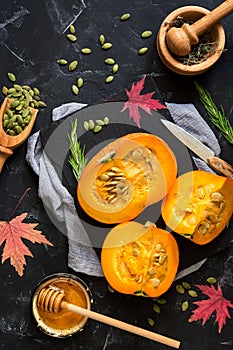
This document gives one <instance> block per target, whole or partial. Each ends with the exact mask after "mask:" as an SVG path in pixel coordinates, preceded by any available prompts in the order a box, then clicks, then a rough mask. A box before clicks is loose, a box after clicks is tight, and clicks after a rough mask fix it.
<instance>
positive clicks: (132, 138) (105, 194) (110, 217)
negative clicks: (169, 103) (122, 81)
mask: <svg viewBox="0 0 233 350" xmlns="http://www.w3.org/2000/svg"><path fill="white" fill-rule="evenodd" d="M176 172H177V165H176V159H175V156H174V154H173V152H172V151H171V150H170V148H169V146H168V145H167V144H166V143H165V142H164V141H163V140H161V139H159V138H158V137H156V136H154V135H150V134H146V133H134V134H129V135H126V136H123V137H121V138H119V139H117V140H115V141H113V142H111V143H110V144H108V145H107V146H106V147H104V148H102V149H101V150H100V152H99V153H97V154H96V155H95V156H94V157H93V158H92V159H91V160H90V162H89V163H88V164H87V166H86V167H85V169H84V171H83V173H82V176H81V178H80V181H79V183H78V189H77V196H78V200H79V203H80V205H81V207H82V208H83V210H84V211H85V212H86V213H87V214H88V215H90V216H91V217H92V218H94V219H96V220H98V221H100V222H103V223H107V224H113V223H119V222H123V221H127V220H132V219H133V218H135V217H136V216H138V215H139V214H140V213H141V212H142V211H143V209H144V208H145V207H146V206H148V205H150V204H153V203H156V202H158V201H160V200H161V199H162V198H164V196H165V195H166V193H167V191H168V189H169V188H170V187H171V185H172V184H173V182H174V181H175V178H176Z"/></svg>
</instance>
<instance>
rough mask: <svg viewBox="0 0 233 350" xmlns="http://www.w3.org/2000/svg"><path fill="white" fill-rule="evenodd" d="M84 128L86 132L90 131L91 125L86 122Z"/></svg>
mask: <svg viewBox="0 0 233 350" xmlns="http://www.w3.org/2000/svg"><path fill="white" fill-rule="evenodd" d="M83 127H84V129H85V130H87V131H88V130H89V123H88V122H87V121H86V120H85V122H84V123H83Z"/></svg>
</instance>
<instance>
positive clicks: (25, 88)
mask: <svg viewBox="0 0 233 350" xmlns="http://www.w3.org/2000/svg"><path fill="white" fill-rule="evenodd" d="M22 88H23V89H24V90H30V86H28V85H23V86H22Z"/></svg>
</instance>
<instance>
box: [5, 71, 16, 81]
mask: <svg viewBox="0 0 233 350" xmlns="http://www.w3.org/2000/svg"><path fill="white" fill-rule="evenodd" d="M7 76H8V79H9V80H10V81H12V82H15V81H16V76H15V75H14V74H13V73H7Z"/></svg>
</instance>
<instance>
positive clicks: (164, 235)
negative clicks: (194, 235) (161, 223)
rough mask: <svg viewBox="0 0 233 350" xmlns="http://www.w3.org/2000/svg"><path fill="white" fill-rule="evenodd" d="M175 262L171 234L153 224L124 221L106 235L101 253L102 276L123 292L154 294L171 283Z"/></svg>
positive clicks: (158, 294)
mask: <svg viewBox="0 0 233 350" xmlns="http://www.w3.org/2000/svg"><path fill="white" fill-rule="evenodd" d="M178 264H179V252H178V246H177V243H176V241H175V239H174V237H173V236H172V235H171V234H170V233H169V232H167V231H164V230H162V229H159V228H157V227H155V226H154V225H153V224H150V226H149V227H148V226H147V225H146V226H144V225H142V224H140V223H137V222H134V221H132V222H125V223H122V224H119V225H117V226H115V227H114V228H113V229H112V230H111V231H110V232H109V233H108V235H107V236H106V239H105V241H104V243H103V247H102V253H101V265H102V269H103V273H104V276H105V278H106V280H107V281H108V283H109V284H110V286H111V287H112V288H113V289H115V290H116V291H118V292H121V293H124V294H135V295H143V296H149V297H153V298H154V297H158V296H160V295H162V294H163V293H165V292H166V291H167V290H168V289H169V287H170V285H171V284H172V282H173V280H174V278H175V275H176V272H177V268H178Z"/></svg>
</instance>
